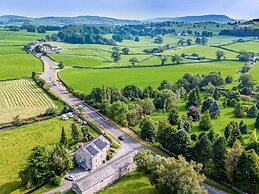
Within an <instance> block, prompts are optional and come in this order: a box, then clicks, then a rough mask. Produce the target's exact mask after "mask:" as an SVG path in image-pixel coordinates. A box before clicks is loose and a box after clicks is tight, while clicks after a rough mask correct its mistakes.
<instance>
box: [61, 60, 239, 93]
mask: <svg viewBox="0 0 259 194" xmlns="http://www.w3.org/2000/svg"><path fill="white" fill-rule="evenodd" d="M242 66H243V63H242V62H238V61H219V62H204V63H193V64H180V65H173V66H165V67H161V66H159V67H145V68H123V69H65V70H63V71H61V72H60V75H61V78H62V80H63V81H65V82H66V83H67V84H68V85H69V86H71V87H72V88H74V89H76V90H80V91H82V92H86V93H88V92H90V91H91V89H92V88H94V87H101V86H102V85H105V86H114V87H119V88H122V87H124V86H125V85H131V84H133V85H136V86H139V87H141V88H144V87H145V86H148V85H150V86H154V87H157V86H158V85H159V84H160V83H161V81H162V80H168V81H170V82H175V81H177V80H178V79H180V78H181V77H182V76H183V75H184V74H185V73H186V72H190V73H193V74H202V73H209V72H211V71H221V72H222V74H223V76H227V75H232V76H233V77H234V78H237V76H238V75H237V71H238V70H239V69H240V68H241V67H242ZM82 83H84V84H82Z"/></svg>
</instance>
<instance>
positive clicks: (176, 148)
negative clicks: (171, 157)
mask: <svg viewBox="0 0 259 194" xmlns="http://www.w3.org/2000/svg"><path fill="white" fill-rule="evenodd" d="M190 147H191V139H190V137H189V135H188V133H187V132H186V131H185V130H184V129H180V130H178V131H177V132H176V133H175V134H174V135H173V137H172V139H171V142H170V145H169V150H170V151H171V152H173V153H174V154H176V155H180V154H182V155H184V156H186V154H187V153H188V151H189V149H190Z"/></svg>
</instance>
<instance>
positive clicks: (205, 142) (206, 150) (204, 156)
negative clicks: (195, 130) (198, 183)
mask: <svg viewBox="0 0 259 194" xmlns="http://www.w3.org/2000/svg"><path fill="white" fill-rule="evenodd" d="M194 149H195V154H196V159H197V161H198V162H200V163H202V164H204V167H205V164H206V162H208V161H209V160H210V159H211V156H212V143H211V141H210V140H209V137H208V135H207V134H206V133H203V134H202V135H201V136H200V137H199V139H198V141H197V142H196V144H195V148H194Z"/></svg>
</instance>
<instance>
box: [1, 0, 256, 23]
mask: <svg viewBox="0 0 259 194" xmlns="http://www.w3.org/2000/svg"><path fill="white" fill-rule="evenodd" d="M7 14H8V15H24V16H33V17H42V16H78V15H100V16H108V17H115V18H128V19H146V18H155V17H177V16H186V15H204V14H225V15H228V16H230V17H233V18H238V19H241V18H242V19H251V18H259V0H41V1H40V0H1V4H0V15H7Z"/></svg>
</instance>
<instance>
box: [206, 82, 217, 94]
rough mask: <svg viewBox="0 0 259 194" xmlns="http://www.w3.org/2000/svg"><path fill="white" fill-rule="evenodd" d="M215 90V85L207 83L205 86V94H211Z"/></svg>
mask: <svg viewBox="0 0 259 194" xmlns="http://www.w3.org/2000/svg"><path fill="white" fill-rule="evenodd" d="M214 91H215V86H214V85H213V84H212V83H210V82H209V83H208V85H206V86H205V92H206V93H207V94H213V93H214Z"/></svg>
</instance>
